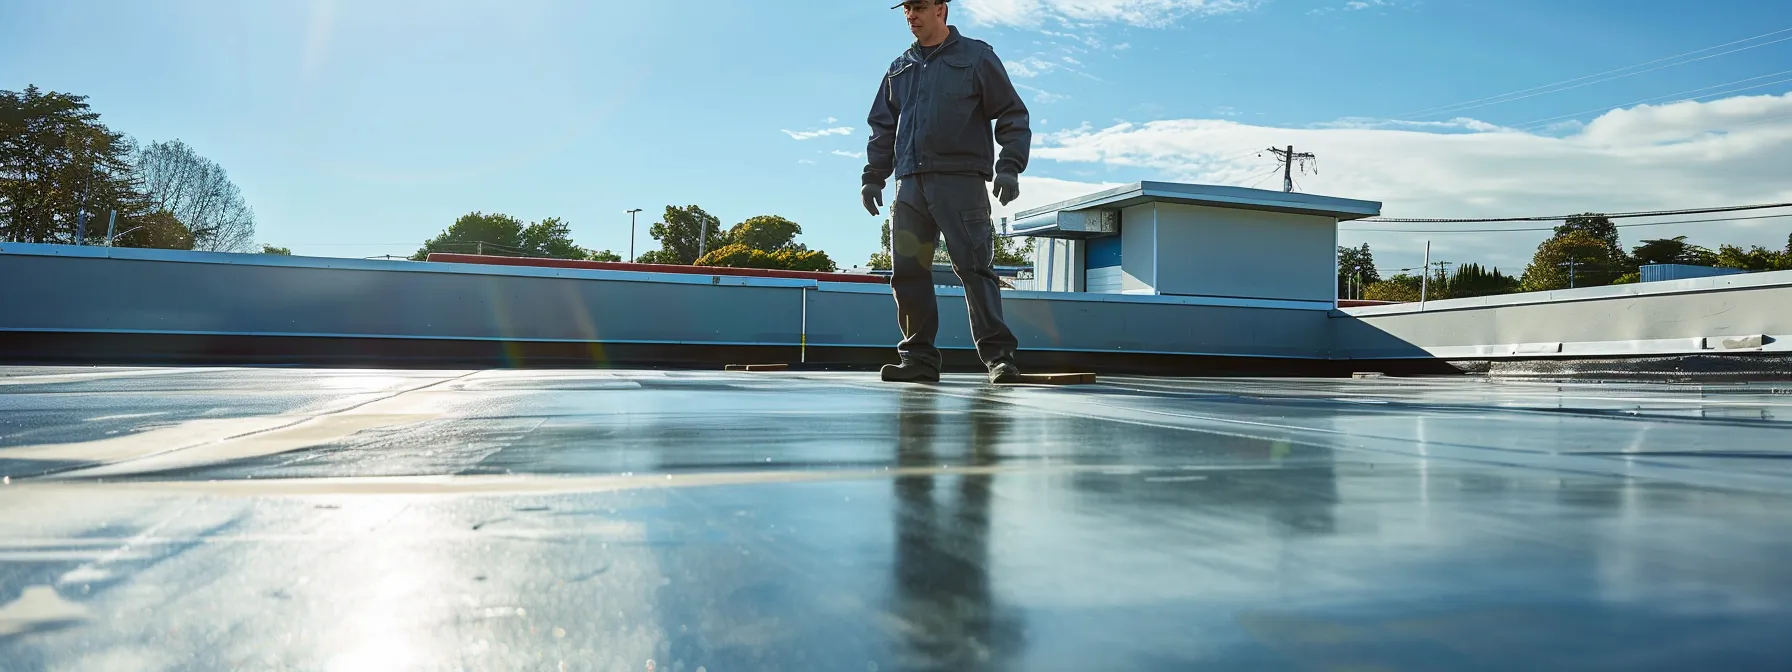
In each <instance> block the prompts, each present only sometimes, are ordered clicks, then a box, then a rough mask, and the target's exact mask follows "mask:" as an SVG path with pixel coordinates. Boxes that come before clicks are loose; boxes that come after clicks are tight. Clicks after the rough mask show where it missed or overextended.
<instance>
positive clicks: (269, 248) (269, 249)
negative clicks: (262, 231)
mask: <svg viewBox="0 0 1792 672" xmlns="http://www.w3.org/2000/svg"><path fill="white" fill-rule="evenodd" d="M261 253H262V254H274V255H280V256H286V257H290V256H292V250H289V249H286V248H284V247H274V246H273V245H266V244H264V245H262V246H261Z"/></svg>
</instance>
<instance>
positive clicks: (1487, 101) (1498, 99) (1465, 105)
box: [1394, 28, 1792, 119]
mask: <svg viewBox="0 0 1792 672" xmlns="http://www.w3.org/2000/svg"><path fill="white" fill-rule="evenodd" d="M1787 32H1792V28H1782V29H1780V30H1776V31H1773V32H1769V33H1762V34H1760V35H1756V36H1754V37H1750V38H1746V39H1741V40H1736V41H1734V42H1726V43H1724V44H1719V45H1716V46H1712V47H1705V48H1704V49H1695V50H1693V51H1689V52H1686V53H1684V54H1679V55H1675V56H1668V57H1666V58H1658V59H1655V60H1653V61H1648V62H1645V63H1638V64H1635V65H1629V66H1625V67H1622V68H1616V69H1613V70H1607V71H1605V72H1597V73H1593V74H1591V75H1585V76H1581V77H1576V78H1574V79H1565V80H1562V81H1560V82H1555V83H1552V84H1544V85H1542V86H1534V87H1531V88H1528V89H1520V90H1518V91H1510V92H1507V93H1502V94H1499V95H1497V96H1488V97H1486V98H1477V99H1475V100H1470V101H1465V102H1461V103H1453V104H1450V105H1441V106H1438V107H1431V108H1426V109H1423V110H1419V111H1417V112H1406V113H1403V114H1397V115H1394V118H1396V119H1398V118H1402V117H1409V116H1431V115H1434V114H1439V113H1443V112H1461V111H1463V110H1471V109H1475V108H1479V107H1487V106H1489V105H1498V104H1501V103H1510V102H1512V101H1515V100H1523V99H1525V98H1534V97H1536V96H1541V95H1546V94H1550V93H1557V92H1561V91H1567V90H1570V89H1578V88H1580V87H1583V86H1591V85H1593V84H1599V83H1601V82H1609V81H1611V80H1614V79H1620V78H1624V77H1631V76H1635V75H1641V74H1644V73H1649V72H1655V71H1656V70H1662V69H1665V68H1671V67H1674V66H1677V65H1686V64H1687V63H1696V62H1698V61H1703V60H1706V59H1710V58H1716V57H1718V56H1724V55H1727V54H1733V53H1736V52H1738V51H1745V50H1748V49H1754V48H1756V47H1764V46H1767V45H1770V44H1778V43H1780V42H1785V41H1786V40H1792V37H1785V38H1781V39H1778V40H1774V41H1772V42H1763V43H1761V44H1755V45H1750V46H1747V47H1743V48H1741V49H1735V50H1731V51H1726V52H1723V53H1720V54H1710V55H1706V56H1701V57H1699V58H1695V59H1692V60H1688V61H1680V62H1678V63H1671V64H1668V65H1664V66H1660V67H1656V68H1650V69H1648V70H1641V71H1637V72H1631V73H1626V74H1622V75H1618V74H1616V73H1620V72H1624V71H1625V70H1632V69H1635V68H1640V67H1643V66H1647V65H1655V64H1656V63H1663V62H1666V61H1672V60H1675V59H1679V58H1685V57H1687V56H1692V55H1694V54H1699V53H1703V52H1707V51H1711V50H1713V49H1722V48H1724V47H1728V46H1732V45H1737V44H1742V43H1744V42H1753V41H1755V40H1759V39H1761V38H1764V37H1772V36H1774V35H1779V34H1781V33H1787ZM1605 75H1615V76H1613V77H1607V78H1605V79H1600V80H1596V81H1591V82H1587V81H1584V80H1588V79H1593V78H1595V77H1603V76H1605ZM1576 82H1582V83H1579V84H1576ZM1567 84H1574V86H1566V87H1564V88H1560V89H1558V88H1555V87H1558V86H1563V85H1567ZM1546 89H1547V90H1546ZM1532 92H1536V93H1532ZM1519 94H1531V95H1524V96H1520V95H1519ZM1510 96H1518V97H1515V98H1513V97H1510Z"/></svg>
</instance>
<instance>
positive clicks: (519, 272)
mask: <svg viewBox="0 0 1792 672" xmlns="http://www.w3.org/2000/svg"><path fill="white" fill-rule="evenodd" d="M8 256H26V257H75V258H88V259H118V260H126V261H159V262H172V263H185V264H217V265H226V266H267V267H278V268H311V269H339V270H358V271H383V272H391V273H448V274H459V275H494V276H507V277H530V278H566V279H574V280H607V281H613V282H650V283H662V284H679V285H718V286H725V287H784V288H790V289H813V290H816V291H822V292H833V293H842V294H886V295H887V294H889V293H890V287H889V285H884V284H867V283H859V282H827V281H821V280H806V279H798V278H762V277H755V276H738V275H733V276H731V275H695V274H683V273H652V272H647V271H607V270H595V269H582V268H551V267H545V266H499V265H490V264H458V263H445V262H416V261H391V260H384V259H338V258H333V257H299V256H286V255H273V254H233V253H228V252H192V251H187V250H156V249H145V248H126V247H112V248H108V247H100V246H88V245H45V244H39V243H0V263H4V259H5V258H6V257H8ZM934 292H935V293H936V294H937V295H938V296H944V297H962V296H964V288H963V287H935V288H934ZM1003 296H1007V297H1012V298H1025V299H1050V300H1053V301H1092V302H1100V303H1133V304H1159V305H1177V306H1215V307H1229V308H1262V309H1271V310H1320V311H1329V310H1332V309H1333V305H1332V303H1331V302H1329V301H1299V300H1276V299H1245V298H1232V297H1209V296H1165V295H1156V294H1091V293H1087V292H1030V291H1014V290H1010V291H1006V292H1003Z"/></svg>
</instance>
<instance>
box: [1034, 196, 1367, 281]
mask: <svg viewBox="0 0 1792 672" xmlns="http://www.w3.org/2000/svg"><path fill="white" fill-rule="evenodd" d="M1379 214H1381V204H1380V203H1376V202H1372V201H1359V200H1351V199H1343V198H1332V197H1327V196H1315V195H1312V194H1298V193H1286V192H1280V191H1265V190H1259V189H1242V188H1238V187H1222V186H1212V185H1199V184H1177V183H1170V182H1140V183H1137V184H1132V185H1128V186H1123V187H1117V188H1114V189H1109V190H1106V191H1102V192H1098V193H1094V194H1089V195H1087V196H1083V197H1080V198H1075V199H1071V200H1067V201H1064V202H1061V203H1054V204H1052V205H1048V206H1044V207H1040V208H1033V209H1031V210H1025V211H1022V212H1020V213H1018V214H1016V216H1015V219H1014V222H1013V224H1012V225H1011V226H1010V228H1009V235H1013V236H1031V237H1035V238H1038V239H1040V243H1042V244H1041V245H1038V246H1037V247H1036V248H1035V249H1036V252H1035V260H1034V265H1035V267H1036V268H1038V269H1040V271H1039V273H1038V277H1039V278H1041V279H1042V281H1041V282H1036V283H1035V289H1038V290H1043V291H1058V292H1090V293H1104V294H1145V295H1173V296H1200V297H1215V298H1227V299H1247V300H1248V299H1257V300H1269V301H1308V302H1313V304H1312V305H1313V307H1314V309H1329V308H1330V307H1331V306H1332V305H1334V302H1335V300H1336V298H1337V297H1336V294H1337V289H1336V287H1337V281H1336V277H1337V276H1336V273H1335V271H1334V268H1335V267H1336V261H1337V242H1338V238H1337V224H1338V222H1340V221H1348V220H1353V219H1361V218H1364V217H1373V216H1376V215H1379Z"/></svg>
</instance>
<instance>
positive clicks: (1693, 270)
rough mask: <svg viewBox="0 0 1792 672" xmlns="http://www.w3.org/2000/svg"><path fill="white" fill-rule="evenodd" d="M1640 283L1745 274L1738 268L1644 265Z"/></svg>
mask: <svg viewBox="0 0 1792 672" xmlns="http://www.w3.org/2000/svg"><path fill="white" fill-rule="evenodd" d="M1640 271H1641V273H1640V275H1641V276H1642V277H1641V278H1640V280H1641V281H1642V282H1665V281H1668V280H1690V279H1692V278H1710V277H1716V276H1719V275H1736V274H1738V273H1747V272H1748V271H1745V270H1742V269H1740V268H1718V267H1716V266H1694V265H1692V264H1645V265H1644V266H1643V267H1642V268H1641V269H1640Z"/></svg>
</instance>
